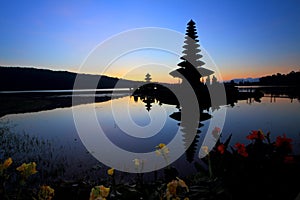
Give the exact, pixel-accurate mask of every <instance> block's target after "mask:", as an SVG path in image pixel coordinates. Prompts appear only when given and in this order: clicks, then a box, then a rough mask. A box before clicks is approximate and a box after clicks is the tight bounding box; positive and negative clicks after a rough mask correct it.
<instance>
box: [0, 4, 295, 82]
mask: <svg viewBox="0 0 300 200" xmlns="http://www.w3.org/2000/svg"><path fill="white" fill-rule="evenodd" d="M0 16H1V17H0V27H1V29H0V30H1V31H0V65H5V66H33V67H39V68H48V69H54V70H70V71H77V69H78V67H79V66H80V65H81V64H82V62H83V61H84V59H85V58H86V57H87V55H88V54H89V52H90V51H91V50H92V49H93V48H95V46H97V45H98V44H99V43H101V42H103V41H104V40H106V39H107V38H109V37H111V36H113V35H115V34H118V33H120V32H123V31H126V30H129V29H133V28H142V27H162V28H168V29H172V30H175V31H179V32H181V33H185V30H186V24H187V22H188V21H189V20H190V19H193V20H194V21H195V22H196V25H197V29H198V35H199V37H200V38H199V39H200V43H201V47H203V48H205V50H206V51H207V52H208V53H209V54H210V56H211V57H212V59H213V61H214V62H215V63H216V64H217V66H218V68H219V70H220V72H221V75H222V77H223V79H224V80H229V79H231V78H241V77H258V76H262V75H266V74H272V73H277V72H281V73H288V72H290V71H291V70H295V71H298V70H300V1H297V0H285V1H282V0H280V1H277V0H270V1H268V0H264V1H261V0H248V1H247V0H244V1H237V0H232V1H229V0H225V1H219V0H210V1H207V0H197V1H196V0H195V1H184V0H181V1H180V0H172V1H171V0H164V1H162V0H151V1H142V0H139V1H117V0H115V1H96V0H95V1H91V0H86V1H50V0H49V1H38V0H36V1H33V0H28V1H22V0H20V1H13V0H11V1H9V0H2V1H1V3H0ZM178 45H180V46H182V44H178ZM153 55H154V54H153ZM172 59H173V60H172V62H173V63H174V68H176V63H178V61H179V60H178V59H174V58H172ZM172 62H170V63H172ZM126 63H127V65H130V62H129V61H128V60H127V62H126ZM126 67H128V66H123V69H122V70H124V71H126ZM85 72H86V73H97V72H96V71H95V70H92V69H91V70H88V69H87V70H86V71H85ZM153 73H154V74H153V75H152V76H153V80H155V72H153ZM164 73H165V72H164ZM166 73H167V72H166ZM108 75H111V76H118V73H117V72H116V73H115V74H114V72H113V71H112V72H110V74H108ZM160 75H161V74H160ZM166 76H168V75H167V74H166ZM136 78H137V79H139V78H138V75H137V76H136ZM140 78H143V77H142V76H140ZM168 78H170V77H168ZM162 79H163V78H159V80H158V79H157V80H158V81H163V80H162ZM169 80H170V79H168V80H167V79H166V81H169Z"/></svg>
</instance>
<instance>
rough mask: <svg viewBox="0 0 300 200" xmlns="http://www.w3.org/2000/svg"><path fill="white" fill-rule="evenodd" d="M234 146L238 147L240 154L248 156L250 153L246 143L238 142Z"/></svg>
mask: <svg viewBox="0 0 300 200" xmlns="http://www.w3.org/2000/svg"><path fill="white" fill-rule="evenodd" d="M234 147H235V148H236V149H237V152H238V154H240V155H241V156H243V157H248V153H247V151H246V147H245V145H244V144H241V143H236V144H235V145H234Z"/></svg>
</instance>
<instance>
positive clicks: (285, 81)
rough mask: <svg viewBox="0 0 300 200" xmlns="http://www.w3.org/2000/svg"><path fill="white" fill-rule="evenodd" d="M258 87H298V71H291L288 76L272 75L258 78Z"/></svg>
mask: <svg viewBox="0 0 300 200" xmlns="http://www.w3.org/2000/svg"><path fill="white" fill-rule="evenodd" d="M259 84H260V85H289V86H300V71H298V72H294V71H291V72H290V73H288V74H280V73H277V74H273V75H271V76H264V77H261V78H259Z"/></svg>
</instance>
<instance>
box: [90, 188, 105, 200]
mask: <svg viewBox="0 0 300 200" xmlns="http://www.w3.org/2000/svg"><path fill="white" fill-rule="evenodd" d="M109 191H110V188H107V187H104V186H103V185H100V186H95V187H93V188H92V190H91V193H90V200H98V199H101V200H105V199H106V197H108V195H109Z"/></svg>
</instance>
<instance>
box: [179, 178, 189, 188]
mask: <svg viewBox="0 0 300 200" xmlns="http://www.w3.org/2000/svg"><path fill="white" fill-rule="evenodd" d="M176 178H177V180H178V185H179V186H180V187H183V188H185V189H186V191H187V192H189V188H188V186H187V185H186V184H185V182H184V181H183V180H181V179H180V178H178V177H176Z"/></svg>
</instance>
